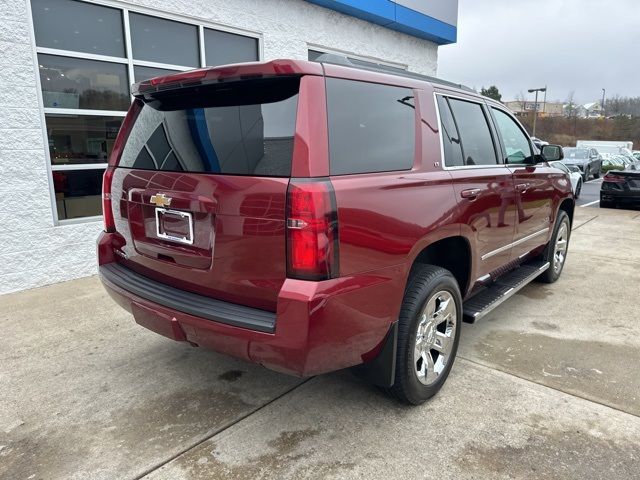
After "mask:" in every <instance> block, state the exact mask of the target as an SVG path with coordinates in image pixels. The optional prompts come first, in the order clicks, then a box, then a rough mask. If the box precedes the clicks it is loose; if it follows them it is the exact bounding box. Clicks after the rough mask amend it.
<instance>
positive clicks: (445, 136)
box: [437, 95, 464, 167]
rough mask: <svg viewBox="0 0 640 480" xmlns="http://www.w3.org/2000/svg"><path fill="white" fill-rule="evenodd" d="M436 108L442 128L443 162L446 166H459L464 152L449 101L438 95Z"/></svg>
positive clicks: (462, 161)
mask: <svg viewBox="0 0 640 480" xmlns="http://www.w3.org/2000/svg"><path fill="white" fill-rule="evenodd" d="M437 98H438V110H439V111H440V123H441V125H440V128H442V147H443V150H444V164H445V165H446V166H447V167H460V166H462V165H464V154H463V153H462V143H461V142H460V134H459V133H458V127H456V123H455V122H454V121H453V115H452V114H451V110H450V108H449V102H447V99H446V98H444V97H441V96H440V95H438V97H437Z"/></svg>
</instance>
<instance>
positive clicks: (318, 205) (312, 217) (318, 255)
mask: <svg viewBox="0 0 640 480" xmlns="http://www.w3.org/2000/svg"><path fill="white" fill-rule="evenodd" d="M338 275H339V252H338V211H337V208H336V197H335V192H334V191H333V186H332V185H331V182H330V181H329V180H328V179H324V180H323V179H292V180H291V181H290V183H289V189H288V190H287V276H288V277H290V278H298V279H301V280H316V281H318V280H327V279H329V278H335V277H337V276H338Z"/></svg>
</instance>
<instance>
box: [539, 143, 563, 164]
mask: <svg viewBox="0 0 640 480" xmlns="http://www.w3.org/2000/svg"><path fill="white" fill-rule="evenodd" d="M542 158H544V159H545V160H546V161H547V162H557V161H558V160H562V159H563V158H564V152H563V150H562V147H561V146H560V145H544V146H543V147H542Z"/></svg>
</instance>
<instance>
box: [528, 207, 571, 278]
mask: <svg viewBox="0 0 640 480" xmlns="http://www.w3.org/2000/svg"><path fill="white" fill-rule="evenodd" d="M563 226H564V229H563ZM561 232H562V233H561ZM560 235H562V236H563V237H564V241H565V242H566V243H565V244H564V245H565V250H564V254H563V255H562V257H561V258H559V257H558V256H557V255H556V243H557V241H558V237H559V236H560ZM570 238H571V221H570V220H569V215H567V212H565V211H564V210H560V211H558V216H557V218H556V224H555V225H554V227H553V235H551V240H550V241H549V243H548V244H547V246H546V247H545V249H544V251H543V252H542V259H543V260H545V261H547V262H549V268H548V269H547V270H546V271H545V272H544V273H543V274H542V275H540V276H539V277H538V278H537V279H536V280H538V281H540V282H543V283H554V282H555V281H556V280H558V278H560V275H561V274H562V270H563V269H564V264H565V261H566V257H567V252H568V248H569V240H570Z"/></svg>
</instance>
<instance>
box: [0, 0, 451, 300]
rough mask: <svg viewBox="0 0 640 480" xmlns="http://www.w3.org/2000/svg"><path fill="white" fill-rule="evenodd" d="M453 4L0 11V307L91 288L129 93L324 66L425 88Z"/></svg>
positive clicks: (81, 5)
mask: <svg viewBox="0 0 640 480" xmlns="http://www.w3.org/2000/svg"><path fill="white" fill-rule="evenodd" d="M457 14H458V2H457V0H397V1H391V0H342V1H339V0H130V1H124V0H122V1H118V0H99V1H89V0H87V1H84V0H2V2H1V3H0V245H1V246H2V249H1V250H0V294H1V293H8V292H12V291H17V290H22V289H26V288H32V287H37V286H41V285H46V284H50V283H54V282H59V281H63V280H70V279H73V278H78V277H82V276H87V275H92V274H94V273H95V272H96V271H97V267H96V258H95V240H96V238H97V236H98V233H99V232H100V230H101V229H102V219H101V181H102V174H103V172H104V170H105V167H106V162H107V159H108V156H109V153H110V151H111V149H112V147H113V143H114V140H115V138H116V134H117V132H118V129H119V127H120V125H121V123H122V120H123V118H124V115H125V114H126V111H127V108H128V106H129V104H130V102H131V94H130V85H131V84H132V83H134V82H138V81H141V80H145V79H148V78H151V77H154V76H158V75H163V74H167V73H172V72H176V71H184V70H189V69H192V68H197V67H202V66H209V65H223V64H228V63H237V62H248V61H260V60H271V59H276V58H293V59H309V60H314V59H316V58H317V57H318V56H319V55H320V54H322V53H335V54H340V55H344V56H347V57H349V58H350V59H351V60H352V61H353V63H364V64H366V63H373V64H378V65H384V66H385V67H389V68H392V69H402V70H410V71H413V72H418V73H424V74H430V75H434V74H435V73H436V67H437V55H438V46H439V45H445V44H450V43H454V42H455V41H456V31H457Z"/></svg>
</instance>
